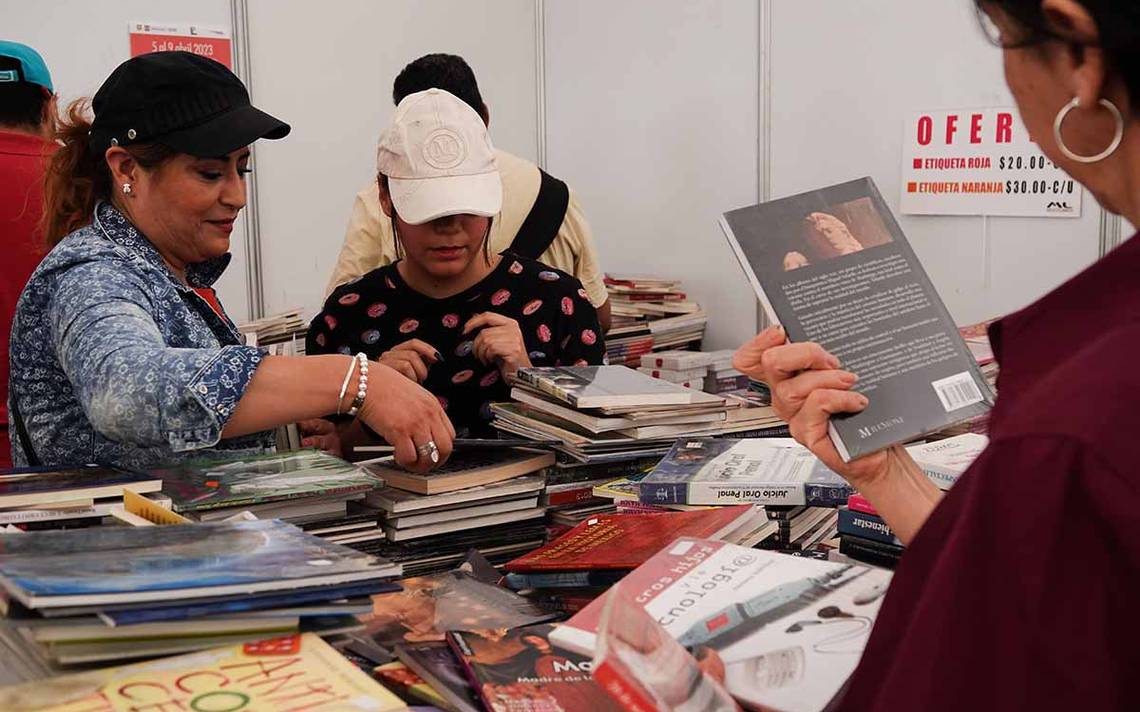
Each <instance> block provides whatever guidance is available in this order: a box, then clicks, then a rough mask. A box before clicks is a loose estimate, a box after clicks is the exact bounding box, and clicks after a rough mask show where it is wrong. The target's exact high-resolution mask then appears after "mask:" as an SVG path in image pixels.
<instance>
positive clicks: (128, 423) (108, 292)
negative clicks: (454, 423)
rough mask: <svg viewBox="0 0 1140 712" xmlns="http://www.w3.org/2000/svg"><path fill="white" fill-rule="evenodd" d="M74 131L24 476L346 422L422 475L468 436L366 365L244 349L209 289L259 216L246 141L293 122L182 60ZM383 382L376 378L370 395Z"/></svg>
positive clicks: (61, 180) (27, 338) (44, 278)
mask: <svg viewBox="0 0 1140 712" xmlns="http://www.w3.org/2000/svg"><path fill="white" fill-rule="evenodd" d="M92 107H93V109H94V114H95V118H94V121H93V122H90V123H89V122H88V121H87V119H86V118H85V117H84V112H83V107H82V105H80V104H79V102H77V103H76V104H73V105H72V107H71V109H70V111H69V115H70V119H69V121H65V122H64V124H63V126H62V128H61V130H60V134H59V137H58V138H59V140H60V142H61V144H62V145H61V147H60V149H59V150H58V151H57V152H56V153H55V155H54V157H53V159H52V163H51V166H50V168H49V172H48V177H47V181H46V186H45V199H44V200H45V237H46V238H47V240H48V242H49V244H51V245H52V246H53V249H52V251H51V253H50V254H49V255H48V256H47V257H46V258H45V259H44V261H43V263H42V264H41V265H40V267H39V268H38V269H37V270H36V272H35V274H33V275H32V278H31V280H30V281H29V282H28V285H27V287H26V288H25V290H24V293H23V295H22V296H21V299H20V303H19V306H18V307H17V312H16V317H15V321H14V327H13V336H12V343H11V362H12V367H11V389H10V390H11V403H10V410H11V412H12V416H11V419H12V420H13V422H14V425H15V431H16V432H15V437H13V448H12V449H13V458H14V460H15V461H16V462H17V463H18V464H23V463H26V464H44V465H65V464H76V463H83V462H102V463H108V464H114V465H120V466H124V467H147V466H150V465H154V464H156V463H160V462H168V461H170V460H173V459H178V458H181V457H191V456H200V455H203V454H208V453H210V452H216V451H224V452H226V453H228V454H237V453H241V452H251V451H261V450H266V449H269V448H271V447H272V443H273V437H272V433H271V431H269V430H268V429H270V428H274V427H276V426H278V425H281V424H285V423H290V422H295V421H298V420H302V419H306V418H314V417H320V416H325V415H329V414H331V413H341V414H344V413H347V414H349V415H359V417H360V419H361V420H362V421H363V422H364V423H365V424H367V425H369V426H370V427H372V428H373V429H375V430H377V431H378V432H380V433H381V434H382V435H384V436H385V438H387V439H388V440H389V442H391V443H392V444H393V445H394V446H395V448H396V459H397V460H398V461H399V462H401V464H405V465H408V466H411V467H414V468H415V469H419V470H421V471H423V470H427V469H430V468H431V467H432V466H433V465H435V464H437V463H439V462H442V461H444V460H445V459H446V458H447V455H448V454H449V453H450V450H451V439H452V437H453V436H454V431H453V430H452V428H451V424H450V422H449V421H448V419H447V416H446V415H445V414H444V413H443V410H442V409H441V407H440V405H439V403H438V402H437V401H436V399H435V398H434V397H432V396H431V395H430V394H429V393H427V391H425V390H423V389H422V388H420V387H419V386H418V385H416V384H414V383H412V382H411V381H409V380H408V379H406V378H404V377H403V376H400V375H399V374H397V373H396V372H395V371H393V370H392V369H390V368H388V367H386V366H384V365H382V364H377V363H373V362H369V361H368V360H367V359H366V358H365V357H364V356H363V355H362V354H358V355H356V356H346V355H329V356H313V357H303V358H289V357H280V356H267V355H265V354H264V353H263V352H262V351H260V350H259V349H257V348H253V347H247V346H242V345H241V343H240V340H239V337H238V333H237V331H236V330H235V328H234V325H233V324H232V322H231V321H230V320H229V318H228V317H227V316H226V314H225V312H224V311H223V309H222V307H221V304H219V303H218V301H217V299H216V297H215V296H214V293H213V290H211V289H210V285H211V284H212V283H213V282H214V281H215V280H217V279H218V277H219V276H220V275H221V273H222V271H223V270H224V269H225V267H226V265H227V264H228V262H229V258H230V256H229V254H228V251H229V241H230V232H231V231H232V229H233V224H234V220H235V219H236V218H237V215H238V213H239V212H240V210H241V209H242V207H244V206H245V202H246V195H245V182H244V179H243V176H244V174H245V173H248V172H249V168H248V165H247V164H248V161H249V148H248V147H249V144H251V143H252V142H253V141H255V140H257V139H259V138H269V139H278V138H283V137H284V136H285V135H286V134H288V133H289V126H288V125H287V124H285V123H282V122H281V121H279V120H277V119H275V118H273V117H272V116H269V115H268V114H266V113H264V112H262V111H259V110H258V109H256V108H254V107H253V106H251V105H250V103H249V94H248V92H247V91H246V89H245V87H244V86H243V85H242V83H241V81H240V80H238V78H237V77H236V76H234V75H233V74H232V73H231V72H230V71H229V70H227V69H226V68H225V67H223V66H222V65H221V64H218V63H217V62H214V61H212V60H209V59H205V58H202V57H198V56H195V55H193V54H190V53H185V52H167V53H158V54H148V55H143V56H141V57H136V58H134V59H131V60H129V61H127V62H124V63H123V64H122V65H120V66H119V67H118V68H117V69H116V70H115V71H114V72H113V73H112V74H111V76H110V77H109V78H108V79H107V81H106V82H104V83H103V86H102V87H100V89H99V91H98V92H97V93H96V95H95V98H94V100H93V102H92ZM370 381H371V383H370Z"/></svg>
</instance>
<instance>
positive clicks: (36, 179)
mask: <svg viewBox="0 0 1140 712" xmlns="http://www.w3.org/2000/svg"><path fill="white" fill-rule="evenodd" d="M55 113H56V101H55V94H54V90H53V89H52V83H51V75H50V74H49V73H48V69H47V65H45V64H44V60H43V58H41V57H40V55H39V54H38V53H37V52H36V51H35V50H34V49H32V48H31V47H28V46H27V45H22V44H19V43H16V42H7V41H0V239H2V240H3V246H2V249H3V254H4V258H3V259H2V260H0V469H3V468H6V467H11V466H12V450H11V447H10V445H9V437H8V337H9V334H10V333H11V330H12V316H13V315H14V314H15V313H16V301H17V300H19V298H20V292H22V291H23V289H24V285H25V284H26V283H27V281H28V277H30V276H31V275H32V271H33V270H34V269H35V268H36V265H37V264H39V262H40V258H41V257H43V255H44V252H45V247H46V246H45V245H44V243H43V240H42V239H41V235H40V218H41V216H42V214H43V175H44V169H45V168H46V167H47V157H48V156H49V155H50V154H51V149H52V146H53V144H52V142H51V140H50V138H51V136H52V134H53V133H54V132H55Z"/></svg>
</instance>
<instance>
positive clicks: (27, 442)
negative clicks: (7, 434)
mask: <svg viewBox="0 0 1140 712" xmlns="http://www.w3.org/2000/svg"><path fill="white" fill-rule="evenodd" d="M16 401H17V398H16V394H15V393H13V394H12V409H11V412H10V413H9V415H11V416H12V422H13V423H14V424H15V425H16V437H17V438H19V439H20V447H21V448H23V450H24V457H26V458H28V465H29V466H31V467H38V466H39V464H40V459H39V458H38V457H36V449H35V448H34V447H32V439H31V438H30V437H28V429H27V428H26V427H24V418H23V416H21V415H20V406H19V405H18V404H17V403H16Z"/></svg>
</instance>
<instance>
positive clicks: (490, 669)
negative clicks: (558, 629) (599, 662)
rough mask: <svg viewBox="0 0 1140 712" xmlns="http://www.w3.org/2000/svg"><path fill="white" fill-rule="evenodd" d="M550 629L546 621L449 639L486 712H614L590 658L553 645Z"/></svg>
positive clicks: (460, 635) (451, 635)
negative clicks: (592, 674)
mask: <svg viewBox="0 0 1140 712" xmlns="http://www.w3.org/2000/svg"><path fill="white" fill-rule="evenodd" d="M552 630H554V626H553V625H550V624H546V625H535V626H530V627H527V628H517V629H515V630H510V631H507V632H506V633H505V634H504V633H503V632H502V631H495V630H482V631H469V632H460V633H451V634H449V635H448V639H449V641H450V643H451V645H452V648H453V650H454V651H455V653H456V654H457V656H458V657H459V660H460V662H461V663H462V664H463V667H464V670H465V671H466V672H467V676H468V678H469V680H470V681H471V684H472V687H474V689H475V690H477V691H478V693H479V696H480V698H481V699H482V701H483V705H484V707H485V708H486V709H487V710H489V712H619V711H620V710H621V709H622V708H621V707H620V706H619V705H618V704H617V703H616V702H614V701H613V700H612V699H611V698H610V697H609V696H608V695H607V694H606V693H605V692H604V691H603V690H602V688H601V686H599V685H598V683H597V682H595V681H594V679H593V678H592V677H591V675H590V671H591V670H592V669H593V664H592V662H591V660H590V658H589V657H588V656H583V655H577V654H575V653H567V652H565V651H562V650H557V649H555V648H554V646H552V645H551V644H550V632H551V631H552Z"/></svg>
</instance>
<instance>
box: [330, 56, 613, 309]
mask: <svg viewBox="0 0 1140 712" xmlns="http://www.w3.org/2000/svg"><path fill="white" fill-rule="evenodd" d="M426 89H443V90H444V91H446V92H448V93H449V94H452V95H453V96H456V97H458V98H459V99H460V100H462V101H463V102H464V103H465V104H467V105H468V106H470V107H471V108H472V109H474V110H475V112H476V113H478V114H479V116H480V117H481V118H482V119H483V123H484V124H486V125H489V124H490V121H491V113H490V110H489V109H488V108H487V104H486V103H485V102H484V101H483V95H482V94H481V93H480V92H479V83H478V82H477V81H476V79H475V73H474V72H473V71H472V70H471V67H470V66H469V65H468V64H467V62H465V61H464V60H463V58H462V57H458V56H456V55H453V54H428V55H424V56H423V57H420V58H419V59H417V60H415V61H414V62H412V63H411V64H409V65H408V66H406V67H404V69H403V71H401V72H400V74H399V75H398V76H397V77H396V80H395V82H394V83H393V87H392V100H393V102H394V103H396V104H399V103H400V102H401V101H403V100H404V99H405V98H406V97H407V96H408V95H410V94H414V93H417V92H421V91H424V90H426ZM495 161H496V163H497V164H498V167H499V175H500V177H501V178H502V185H503V202H502V210H501V212H500V213H499V215H497V216H496V218H495V228H494V230H493V231H492V233H491V236H490V249H491V251H492V252H494V253H499V252H503V251H505V250H508V249H509V250H510V251H511V252H513V253H515V254H517V255H520V256H522V257H526V258H529V259H534V260H538V261H540V262H542V263H544V264H547V265H550V266H551V267H556V268H558V269H561V270H563V271H565V272H568V273H570V274H572V275H574V276H575V277H576V278H577V279H578V280H579V281H581V282H582V286H583V288H584V289H585V290H586V294H587V295H588V296H589V300H590V303H591V304H592V305H593V306H594V307H595V308H596V309H597V311H598V318H599V320H600V322H601V325H602V328H603V330H605V331H608V330H609V326H610V303H609V295H608V293H607V292H606V286H605V282H604V275H603V273H602V271H601V269H600V268H599V266H598V255H597V250H596V248H595V247H594V239H593V236H592V234H591V232H590V227H589V225H587V223H586V218H585V215H584V214H583V212H582V208H581V206H579V205H578V200H577V198H576V197H575V195H574V193H573V191H571V190H570V189H569V188H568V187H567V186H566V184H565V183H563V182H562V181H560V180H558V179H557V178H555V177H553V176H551V175H549V174H548V173H546V172H545V171H542V170H541V169H539V167H538V166H536V165H535V164H533V163H531V162H530V161H527V160H525V159H523V158H519V157H518V156H515V155H513V154H510V153H508V152H506V151H503V150H502V149H497V150H496V151H495ZM377 196H378V192H377V187H376V184H375V183H372V184H371V185H369V186H368V187H366V188H365V189H363V190H361V191H360V192H359V193H358V194H357V195H356V200H355V202H354V203H353V206H352V217H351V218H350V219H349V223H348V230H347V232H346V234H345V238H344V244H343V245H342V246H341V249H340V254H339V255H338V256H337V263H336V267H335V268H334V269H333V274H332V277H331V278H330V279H329V283H328V289H327V293H328V294H331V293H332V291H333V290H334V289H336V288H337V287H338V286H340V285H342V284H345V283H346V282H350V281H352V280H353V279H356V278H357V277H359V276H361V275H363V274H365V273H367V272H370V271H372V270H373V269H375V268H377V267H381V266H383V265H387V264H391V263H392V262H395V261H396V260H397V259H398V255H397V252H396V241H395V237H394V236H393V235H392V232H391V229H390V224H389V221H388V220H387V219H385V216H384V214H383V212H382V211H381V209H380V203H379V200H378V198H377Z"/></svg>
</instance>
